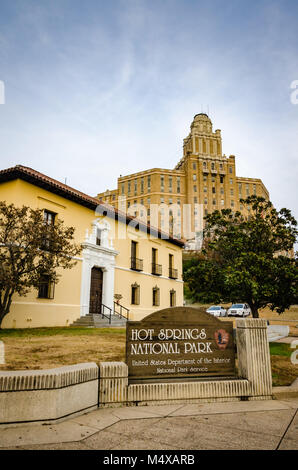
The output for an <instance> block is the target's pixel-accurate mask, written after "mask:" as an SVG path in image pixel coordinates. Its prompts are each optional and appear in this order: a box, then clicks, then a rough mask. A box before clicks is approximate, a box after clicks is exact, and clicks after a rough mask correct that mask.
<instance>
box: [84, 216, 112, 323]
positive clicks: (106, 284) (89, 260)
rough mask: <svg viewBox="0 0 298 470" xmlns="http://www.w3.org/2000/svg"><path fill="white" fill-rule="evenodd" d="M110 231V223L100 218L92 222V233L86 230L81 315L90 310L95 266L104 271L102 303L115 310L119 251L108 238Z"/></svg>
mask: <svg viewBox="0 0 298 470" xmlns="http://www.w3.org/2000/svg"><path fill="white" fill-rule="evenodd" d="M109 231H110V225H109V223H108V222H106V221H100V219H96V220H95V221H94V222H93V223H92V231H91V234H90V235H89V233H88V230H86V237H85V241H84V242H83V243H82V259H83V264H82V281H81V307H80V316H81V317H82V316H85V315H87V314H89V311H90V308H89V307H90V283H91V271H92V268H94V267H96V268H100V269H101V270H102V272H103V280H102V304H103V305H105V306H106V307H108V308H110V309H111V310H112V311H113V306H114V271H115V258H116V256H117V255H118V251H116V250H114V248H113V244H112V241H111V240H109V238H108V235H109Z"/></svg>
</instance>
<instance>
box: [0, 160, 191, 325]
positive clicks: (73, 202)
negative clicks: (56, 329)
mask: <svg viewBox="0 0 298 470" xmlns="http://www.w3.org/2000/svg"><path fill="white" fill-rule="evenodd" d="M0 199H1V200H4V201H6V202H7V203H14V204H15V205H16V206H19V207H21V206H22V205H25V206H29V207H31V208H33V209H36V208H39V209H42V210H43V211H44V213H45V215H46V216H47V217H48V218H49V220H51V221H52V223H55V220H56V218H59V219H61V220H63V221H64V223H65V225H66V226H73V227H75V242H76V243H80V244H81V246H82V251H81V254H80V255H79V256H78V257H77V264H76V266H75V267H74V268H72V269H70V270H63V272H62V270H61V279H60V281H59V282H58V283H57V284H56V285H54V286H48V288H46V289H44V288H43V289H40V290H37V289H32V291H31V292H30V293H29V294H28V295H27V296H26V297H19V296H18V295H14V297H13V303H12V306H11V310H10V313H9V314H8V315H7V316H6V317H5V318H4V321H3V323H2V327H3V328H27V327H41V326H67V325H70V324H72V323H73V322H74V321H75V320H77V319H78V318H80V317H84V316H86V315H89V314H101V313H105V314H106V315H107V316H108V315H115V314H117V313H119V312H120V305H122V306H123V309H122V313H123V315H124V316H126V315H127V313H128V311H129V318H130V319H134V320H139V319H141V318H143V317H144V316H146V315H148V314H150V313H152V312H153V311H154V310H159V309H161V308H166V307H169V306H175V305H177V306H178V305H183V281H182V250H183V241H182V240H178V239H175V238H173V237H165V238H164V234H163V233H162V232H161V231H160V230H158V229H154V228H153V227H152V226H149V225H148V224H147V221H146V223H142V222H137V224H136V220H135V219H134V218H133V217H127V216H126V215H125V214H123V213H121V212H120V211H119V210H113V208H112V207H110V208H109V207H108V206H107V205H104V204H101V203H100V202H99V200H98V199H96V198H93V197H91V196H88V195H86V194H84V193H81V192H80V191H78V190H76V189H73V188H71V187H69V186H67V185H65V184H62V183H60V182H59V181H56V180H54V179H52V178H50V177H48V176H46V175H43V174H41V173H39V172H37V171H35V170H33V169H31V168H28V167H24V166H21V165H17V166H15V167H12V168H8V169H5V170H2V171H0ZM115 301H116V302H118V303H117V304H115Z"/></svg>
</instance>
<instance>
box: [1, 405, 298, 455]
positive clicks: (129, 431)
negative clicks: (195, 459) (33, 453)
mask: <svg viewBox="0 0 298 470" xmlns="http://www.w3.org/2000/svg"><path fill="white" fill-rule="evenodd" d="M297 409H298V398H289V399H284V400H268V401H241V402H226V403H201V404H185V405H182V404H180V405H179V404H176V405H166V406H146V407H145V406H143V407H127V408H109V409H99V410H96V411H93V412H90V413H87V414H85V415H81V416H77V417H73V418H72V419H68V420H65V421H63V422H60V423H58V424H50V425H45V424H29V425H19V426H17V427H3V426H2V427H1V426H0V448H2V449H7V450H8V449H11V450H16V449H31V450H39V449H44V450H47V449H53V450H54V449H57V450H58V449H59V450H62V449H63V450H64V449H65V450H68V449H73V450H74V449H75V450H90V449H97V450H178V449H181V450H213V449H217V450H224V449H225V450H226V449H227V450H236V449H241V450H252V449H254V450H259V449H263V450H275V449H277V450H285V449H286V450H298V413H297Z"/></svg>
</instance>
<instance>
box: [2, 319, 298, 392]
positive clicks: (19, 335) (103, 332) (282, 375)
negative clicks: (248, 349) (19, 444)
mask: <svg viewBox="0 0 298 470" xmlns="http://www.w3.org/2000/svg"><path fill="white" fill-rule="evenodd" d="M0 340H2V341H3V342H4V344H5V361H6V363H5V364H4V365H0V370H26V369H51V368H54V367H60V366H63V365H71V364H78V363H80V362H96V363H99V362H100V361H124V360H125V329H122V328H121V329H120V328H78V327H77V328H71V327H69V328H32V329H20V330H18V329H12V330H0ZM269 345H270V354H271V365H272V379H273V385H275V386H277V385H291V383H292V382H293V381H294V380H295V379H296V378H297V377H298V366H297V365H294V364H292V363H291V360H290V356H291V354H292V352H293V351H294V350H293V349H291V348H290V345H289V344H284V343H269Z"/></svg>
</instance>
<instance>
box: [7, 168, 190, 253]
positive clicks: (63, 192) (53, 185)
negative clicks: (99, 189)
mask: <svg viewBox="0 0 298 470" xmlns="http://www.w3.org/2000/svg"><path fill="white" fill-rule="evenodd" d="M15 179H22V180H24V181H27V182H28V183H31V184H34V185H35V186H39V187H41V188H43V189H46V190H47V191H50V192H52V193H55V194H58V195H59V196H62V197H64V198H66V199H69V200H71V201H74V202H76V203H77V204H80V205H82V206H84V207H88V208H89V209H92V210H96V209H97V212H98V213H102V214H103V215H107V216H108V217H109V216H110V217H114V216H115V218H116V220H120V221H121V222H124V223H126V224H128V223H129V222H131V221H133V220H134V221H135V226H136V228H139V229H140V230H142V231H146V232H147V233H150V234H152V235H153V236H156V237H157V238H162V239H165V240H167V241H168V242H170V243H173V244H175V245H178V246H180V247H183V246H184V244H185V241H184V240H178V239H176V238H173V237H170V236H168V235H167V234H166V233H164V232H162V231H160V230H158V229H156V228H154V227H150V225H149V224H146V223H144V222H142V221H139V220H137V219H135V218H134V217H131V216H129V215H127V214H125V213H124V212H121V211H119V210H118V209H116V208H114V207H112V206H109V205H107V204H104V203H103V202H101V201H99V199H97V198H95V197H92V196H88V195H87V194H85V193H82V192H81V191H78V190H77V189H74V188H72V187H71V186H68V185H66V184H64V183H61V182H60V181H57V180H55V179H53V178H50V177H49V176H47V175H44V174H43V173H40V172H39V171H36V170H33V169H32V168H29V167H27V166H23V165H16V166H14V167H11V168H6V169H4V170H0V184H1V183H3V182H6V181H12V180H15Z"/></svg>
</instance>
